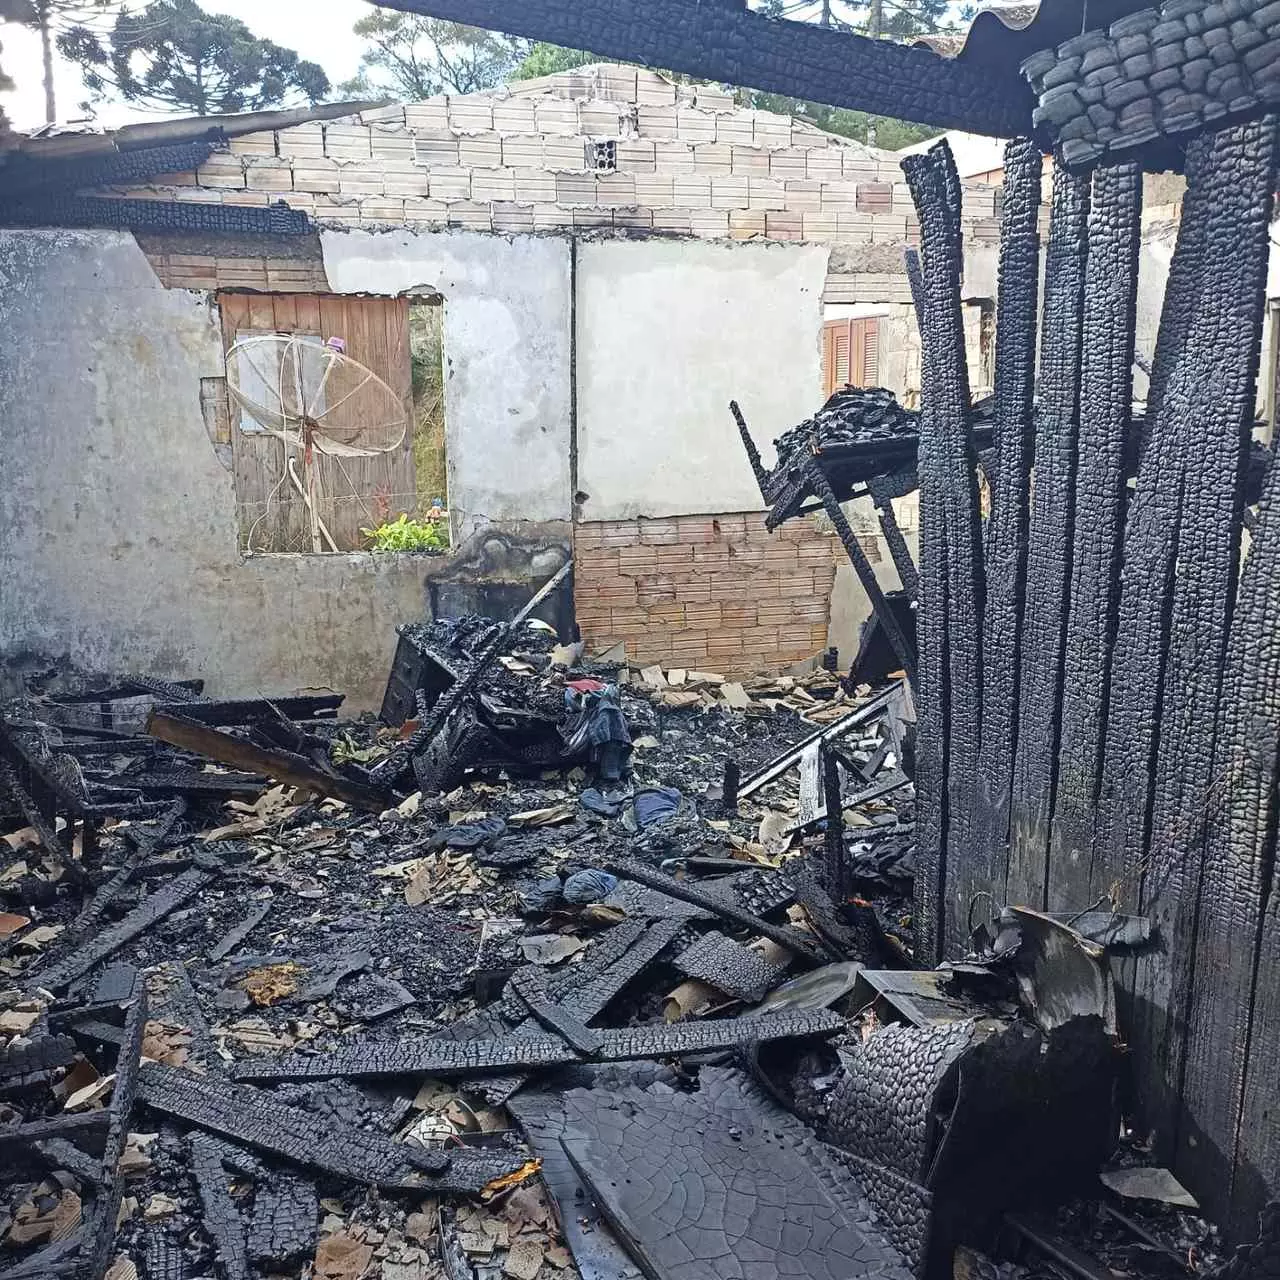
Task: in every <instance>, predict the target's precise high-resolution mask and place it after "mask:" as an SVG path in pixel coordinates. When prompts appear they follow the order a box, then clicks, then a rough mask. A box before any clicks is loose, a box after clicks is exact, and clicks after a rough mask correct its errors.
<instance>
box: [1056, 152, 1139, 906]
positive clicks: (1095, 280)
mask: <svg viewBox="0 0 1280 1280" xmlns="http://www.w3.org/2000/svg"><path fill="white" fill-rule="evenodd" d="M1141 222H1142V171H1141V169H1140V168H1139V166H1138V165H1137V164H1136V163H1132V162H1125V163H1121V164H1114V165H1105V166H1103V167H1102V168H1100V169H1098V170H1097V171H1096V172H1095V173H1094V175H1093V203H1092V208H1091V209H1090V212H1089V230H1088V251H1087V252H1088V260H1087V263H1086V265H1085V281H1084V322H1083V328H1082V337H1081V352H1080V362H1081V367H1080V413H1079V434H1078V444H1077V450H1076V480H1075V501H1074V503H1073V510H1074V525H1073V530H1072V549H1071V595H1070V606H1069V608H1068V612H1067V632H1066V639H1065V642H1064V646H1063V666H1062V721H1061V730H1060V734H1061V736H1060V740H1059V744H1058V781H1057V791H1056V794H1055V798H1054V805H1053V830H1052V834H1051V838H1050V854H1049V864H1048V873H1047V876H1046V882H1045V887H1044V896H1043V897H1042V898H1041V899H1040V900H1039V901H1036V902H1033V903H1032V905H1033V906H1048V907H1050V908H1052V909H1062V910H1080V909H1082V908H1084V907H1087V906H1089V905H1090V902H1091V899H1090V897H1089V863H1090V858H1091V854H1092V848H1093V835H1094V830H1093V824H1094V818H1095V815H1096V813H1097V804H1098V793H1099V789H1100V784H1101V774H1102V761H1103V746H1104V741H1105V734H1106V724H1107V693H1108V688H1109V681H1110V678H1111V661H1112V643H1113V640H1114V638H1115V634H1116V613H1117V607H1118V604H1119V596H1120V587H1119V584H1120V567H1121V538H1122V534H1123V531H1124V526H1125V506H1126V501H1127V496H1128V489H1127V487H1126V484H1125V465H1124V458H1125V441H1126V438H1127V437H1128V435H1129V434H1130V422H1129V416H1130V412H1131V409H1132V405H1133V344H1134V323H1135V313H1136V305H1137V290H1138V250H1139V247H1140V245H1141V239H1142V225H1141ZM1148 589H1150V588H1149V587H1148Z"/></svg>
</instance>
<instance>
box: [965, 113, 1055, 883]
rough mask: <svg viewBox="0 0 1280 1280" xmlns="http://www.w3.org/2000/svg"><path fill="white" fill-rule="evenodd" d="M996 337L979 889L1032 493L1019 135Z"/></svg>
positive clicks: (1027, 251) (1032, 272) (1008, 772)
mask: <svg viewBox="0 0 1280 1280" xmlns="http://www.w3.org/2000/svg"><path fill="white" fill-rule="evenodd" d="M1004 164H1005V179H1004V208H1003V213H1002V216H1001V226H1000V283H999V291H998V300H997V304H996V306H997V314H998V315H999V317H1000V323H999V327H998V328H997V330H996V370H995V454H996V462H995V467H994V469H993V471H992V474H991V475H990V477H989V478H990V484H991V515H990V516H989V518H988V520H987V527H986V536H985V538H984V540H983V544H984V545H983V550H984V553H985V558H986V604H985V608H984V611H983V615H982V628H983V631H982V665H983V672H982V680H983V686H982V750H981V756H980V758H979V763H978V772H977V787H978V805H977V825H976V829H975V838H976V839H975V848H974V851H973V856H975V857H981V856H984V855H985V857H986V859H987V866H988V868H989V870H988V885H989V884H990V882H991V880H992V878H993V877H994V875H995V874H996V873H997V871H998V872H999V874H1000V878H1001V879H1002V880H1003V877H1004V867H1005V865H1006V862H1007V859H1008V854H1007V853H1006V851H1005V846H1006V842H1007V840H1008V834H1009V795H1010V790H1011V788H1012V785H1013V760H1014V750H1015V745H1016V735H1017V730H1018V664H1019V654H1020V649H1019V644H1020V640H1021V632H1022V608H1023V599H1024V594H1025V575H1026V567H1027V528H1028V522H1029V513H1028V503H1029V500H1030V488H1031V448H1032V437H1033V429H1032V421H1033V393H1034V388H1035V365H1036V304H1037V301H1038V298H1039V289H1038V285H1039V275H1040V233H1039V228H1038V223H1039V215H1040V152H1039V149H1038V148H1037V147H1036V146H1035V144H1034V143H1032V142H1030V141H1029V140H1028V139H1026V138H1016V139H1014V140H1013V141H1012V142H1010V143H1009V145H1008V146H1007V147H1006V148H1005V155H1004Z"/></svg>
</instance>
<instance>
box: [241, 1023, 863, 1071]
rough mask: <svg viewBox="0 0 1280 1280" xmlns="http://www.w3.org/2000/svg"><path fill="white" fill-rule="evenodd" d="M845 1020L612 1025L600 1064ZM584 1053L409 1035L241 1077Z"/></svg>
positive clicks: (558, 1045) (497, 1062) (550, 1044)
mask: <svg viewBox="0 0 1280 1280" xmlns="http://www.w3.org/2000/svg"><path fill="white" fill-rule="evenodd" d="M844 1025H845V1023H844V1019H843V1018H841V1017H838V1016H837V1015H836V1014H833V1013H828V1012H827V1011H826V1010H825V1009H822V1010H816V1011H812V1012H791V1013H782V1014H777V1015H774V1016H772V1017H767V1016H766V1017H743V1018H725V1019H721V1020H719V1021H714V1022H696V1023H676V1024H673V1025H670V1026H639V1027H609V1028H605V1029H603V1030H602V1031H601V1032H600V1038H601V1045H600V1049H599V1050H598V1051H597V1054H596V1056H597V1058H598V1059H599V1060H600V1061H601V1062H630V1061H633V1060H634V1059H636V1058H667V1057H678V1056H680V1055H683V1054H691V1053H712V1052H717V1051H719V1050H723V1049H734V1048H737V1047H738V1046H739V1045H743V1044H749V1043H751V1042H752V1041H755V1040H782V1039H787V1038H790V1037H792V1036H795V1037H802V1036H829V1035H834V1034H835V1033H836V1032H838V1031H841V1030H843V1028H844ZM579 1060H580V1059H579V1055H578V1054H577V1053H575V1052H574V1051H573V1050H572V1049H570V1048H569V1047H568V1046H567V1045H566V1044H565V1043H564V1041H563V1040H561V1039H559V1038H558V1037H555V1036H528V1037H522V1038H517V1037H515V1036H508V1037H507V1038H505V1039H502V1040H478V1041H477V1040H463V1041H449V1040H429V1039H422V1038H409V1037H405V1038H403V1039H398V1040H380V1041H375V1042H372V1043H366V1044H362V1045H358V1046H356V1047H354V1048H351V1049H342V1050H339V1051H337V1052H335V1053H326V1054H314V1055H311V1056H308V1055H306V1054H300V1053H295V1054H286V1055H285V1056H283V1057H281V1058H276V1059H273V1060H265V1059H264V1060H262V1061H259V1062H243V1063H241V1064H240V1065H239V1067H238V1068H237V1069H236V1071H235V1076H236V1078H237V1079H238V1080H319V1079H325V1078H327V1077H330V1076H346V1077H356V1076H396V1075H437V1076H445V1077H447V1076H458V1075H479V1074H482V1073H486V1072H502V1071H510V1070H512V1069H513V1068H525V1069H529V1070H533V1069H536V1068H545V1067H562V1066H570V1065H572V1064H573V1063H575V1062H578V1061H579Z"/></svg>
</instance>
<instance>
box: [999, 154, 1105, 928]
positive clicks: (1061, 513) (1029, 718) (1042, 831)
mask: <svg viewBox="0 0 1280 1280" xmlns="http://www.w3.org/2000/svg"><path fill="white" fill-rule="evenodd" d="M1088 214H1089V180H1088V178H1081V177H1079V176H1075V175H1072V174H1069V173H1067V172H1066V170H1064V169H1061V168H1056V167H1055V169H1054V174H1053V206H1052V210H1051V213H1050V219H1049V243H1048V249H1047V251H1046V254H1045V284H1044V317H1043V322H1042V325H1041V334H1040V407H1039V412H1038V413H1037V415H1036V433H1035V485H1034V486H1033V488H1032V493H1031V529H1030V534H1029V538H1028V549H1027V572H1026V602H1025V605H1024V610H1023V620H1022V643H1021V648H1022V656H1021V663H1020V670H1019V673H1018V682H1019V693H1018V733H1017V747H1016V751H1015V754H1014V766H1013V790H1012V795H1011V798H1010V810H1009V857H1008V862H1007V867H1006V869H1005V875H1004V876H1001V874H1000V868H999V867H998V866H997V867H996V869H995V875H994V878H993V885H992V891H993V892H994V893H995V894H996V895H997V896H1000V887H1001V884H1002V883H1007V888H1006V890H1005V896H1006V897H1007V899H1008V900H1009V901H1011V902H1033V901H1034V902H1039V901H1040V899H1041V895H1042V893H1043V888H1044V880H1045V875H1046V863H1047V859H1048V856H1049V833H1050V821H1051V819H1052V816H1053V799H1054V791H1055V787H1056V782H1057V761H1058V728H1059V724H1060V719H1061V698H1062V652H1063V643H1064V639H1065V636H1066V624H1067V599H1068V594H1067V592H1068V587H1069V585H1070V581H1071V541H1072V531H1073V524H1074V520H1073V510H1074V497H1075V470H1076V442H1077V435H1078V426H1077V419H1078V409H1079V401H1080V341H1081V338H1080V335H1081V328H1082V322H1083V305H1084V272H1085V246H1086V243H1087V241H1086V234H1087V220H1088ZM1081 905H1083V904H1081Z"/></svg>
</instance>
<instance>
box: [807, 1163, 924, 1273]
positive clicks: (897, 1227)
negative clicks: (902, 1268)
mask: <svg viewBox="0 0 1280 1280" xmlns="http://www.w3.org/2000/svg"><path fill="white" fill-rule="evenodd" d="M825 1149H826V1151H827V1152H828V1153H829V1154H830V1155H831V1156H832V1158H833V1159H836V1160H838V1161H839V1162H840V1163H841V1164H842V1165H844V1167H845V1168H846V1169H848V1170H849V1172H850V1173H852V1174H853V1176H854V1177H855V1178H856V1179H857V1180H858V1184H859V1186H861V1187H862V1189H863V1191H864V1192H865V1193H866V1196H867V1199H868V1201H870V1203H871V1207H872V1209H874V1210H875V1215H876V1218H877V1220H878V1222H879V1226H880V1230H881V1231H883V1232H884V1235H885V1239H887V1240H888V1241H889V1243H890V1244H891V1245H893V1247H894V1248H895V1249H897V1251H898V1252H899V1253H900V1254H901V1255H902V1257H903V1259H904V1261H905V1262H906V1264H907V1265H908V1266H909V1267H910V1268H911V1271H912V1273H913V1274H914V1275H916V1276H917V1277H923V1276H924V1275H925V1274H926V1272H927V1270H928V1266H929V1256H930V1255H929V1246H930V1242H931V1239H932V1236H933V1193H932V1192H931V1191H930V1190H929V1188H928V1187H925V1186H922V1185H921V1184H920V1183H918V1182H912V1181H911V1179H910V1178H904V1177H902V1176H901V1175H900V1174H898V1173H895V1172H894V1170H892V1169H889V1168H886V1167H885V1166H884V1165H882V1164H873V1163H872V1162H871V1161H870V1160H864V1159H862V1157H861V1156H856V1155H854V1154H853V1152H852V1151H842V1150H841V1149H840V1148H839V1147H827V1148H825Z"/></svg>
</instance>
